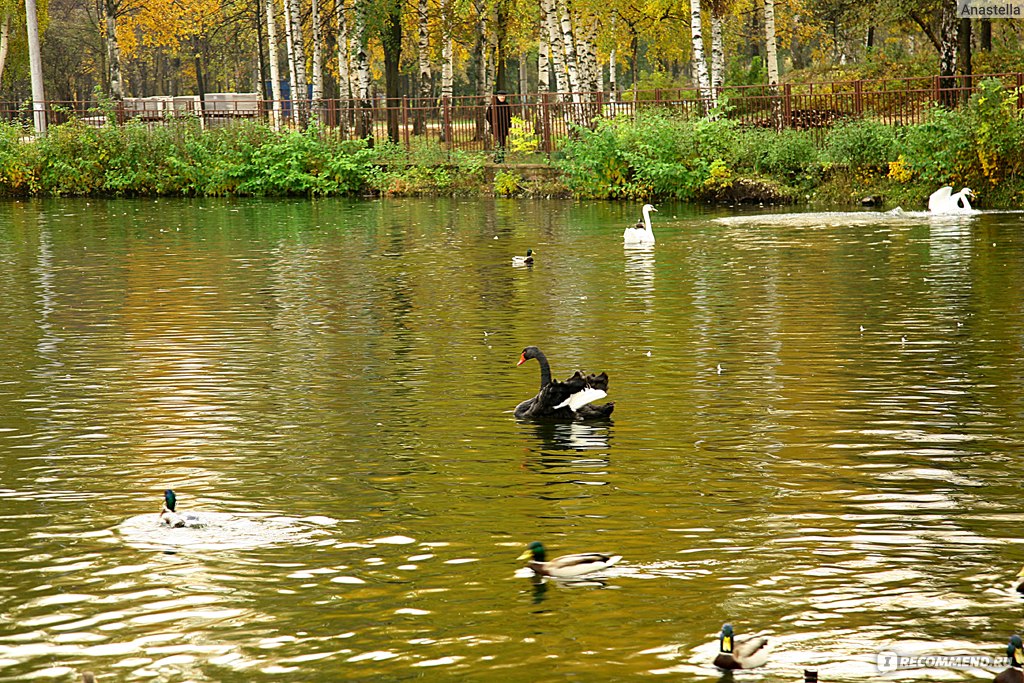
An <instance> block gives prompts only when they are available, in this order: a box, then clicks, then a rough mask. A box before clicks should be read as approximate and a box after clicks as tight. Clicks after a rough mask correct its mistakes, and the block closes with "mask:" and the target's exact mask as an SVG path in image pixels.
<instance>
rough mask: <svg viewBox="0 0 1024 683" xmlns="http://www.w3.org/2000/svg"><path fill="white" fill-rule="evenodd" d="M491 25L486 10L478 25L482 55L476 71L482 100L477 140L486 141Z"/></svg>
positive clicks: (477, 84) (479, 94)
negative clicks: (489, 29) (485, 117)
mask: <svg viewBox="0 0 1024 683" xmlns="http://www.w3.org/2000/svg"><path fill="white" fill-rule="evenodd" d="M489 24H490V17H489V12H488V11H486V10H484V11H481V12H480V21H479V23H478V27H479V31H480V35H479V36H478V37H477V54H479V55H480V61H479V62H478V63H477V69H476V91H477V92H476V94H477V96H478V97H479V98H480V104H481V107H480V109H479V110H478V111H479V113H478V115H477V117H476V135H475V138H474V139H476V140H484V139H486V134H487V121H486V120H485V119H484V108H485V107H486V106H487V105H488V104H490V101H491V84H490V83H489V82H488V77H489V76H490V75H491V74H492V72H491V70H490V68H489V67H488V61H489V60H488V57H489V56H490V55H489V54H488V47H489V45H490V40H489V38H488V35H487V34H488V27H489Z"/></svg>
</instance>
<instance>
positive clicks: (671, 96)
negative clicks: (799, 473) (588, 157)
mask: <svg viewBox="0 0 1024 683" xmlns="http://www.w3.org/2000/svg"><path fill="white" fill-rule="evenodd" d="M988 78H997V79H999V80H1000V81H1002V83H1003V84H1004V85H1005V86H1006V87H1007V88H1009V89H1014V88H1015V89H1016V92H1017V106H1018V107H1019V108H1022V109H1024V73H1002V74H978V75H973V76H951V77H938V76H934V77H920V78H901V79H878V80H856V81H846V82H827V83H792V84H791V83H785V84H782V85H780V86H778V87H777V88H774V89H772V88H769V87H768V86H764V85H757V86H728V87H723V88H719V89H718V90H717V94H718V100H719V111H720V115H722V116H726V117H728V118H730V119H734V120H736V121H738V122H740V123H741V124H744V125H749V126H758V127H771V128H776V129H785V128H790V129H798V130H818V131H822V132H824V131H825V130H827V129H828V128H829V127H831V126H832V125H834V124H836V123H837V122H840V121H843V120H849V119H859V118H867V119H871V120H875V121H879V122H883V123H886V124H891V125H905V124H914V123H921V122H923V121H924V120H925V117H926V116H927V112H928V110H929V109H930V108H931V107H933V106H934V105H936V104H943V105H946V106H951V107H955V106H959V105H961V104H962V103H964V102H966V101H967V100H968V99H969V97H970V94H971V93H972V92H973V91H974V90H975V89H976V87H977V84H978V83H980V82H981V81H982V80H984V79H988ZM508 102H509V106H510V107H511V113H512V115H513V116H514V117H517V118H518V119H519V122H514V124H513V128H514V129H515V130H517V132H518V134H520V135H525V136H527V137H532V138H533V139H534V140H535V141H536V145H537V149H538V151H542V152H548V153H550V152H551V151H553V150H555V149H557V148H558V147H559V145H560V144H561V142H562V141H564V140H565V139H567V138H568V137H569V136H570V134H571V132H572V129H573V126H584V127H592V126H593V125H595V122H596V121H597V120H598V119H600V118H607V117H612V116H635V115H636V114H637V112H638V111H640V110H643V109H649V108H652V107H661V108H667V109H670V110H675V111H681V112H686V113H688V114H693V115H700V114H703V113H704V112H706V111H707V110H708V109H709V108H710V107H711V106H712V103H711V102H710V101H709V100H708V98H702V97H701V94H700V92H699V91H698V90H697V89H695V88H663V89H658V90H647V91H636V92H633V91H627V92H624V93H618V94H616V93H612V92H608V91H604V92H586V93H573V94H569V95H565V94H561V95H559V94H555V93H543V94H527V95H515V94H510V95H509V96H508ZM491 103H492V98H490V97H479V96H464V97H452V98H438V99H433V98H431V99H421V98H415V97H402V98H396V99H391V100H386V99H384V98H375V99H374V100H373V101H371V102H367V103H364V105H363V106H360V102H359V101H356V100H343V99H327V100H322V101H320V102H315V103H308V102H307V103H293V102H291V101H289V100H284V101H280V102H276V103H275V102H274V101H270V100H264V99H262V98H261V97H260V96H259V95H258V94H257V93H210V94H208V95H207V97H206V100H205V101H204V102H202V103H201V102H200V100H199V97H198V96H186V97H150V98H127V99H125V100H124V101H123V102H120V103H118V104H117V105H116V106H113V107H107V108H100V107H98V106H97V104H96V103H95V102H92V103H90V102H48V103H47V106H46V115H47V120H48V123H49V124H50V125H54V124H60V123H65V122H67V121H69V120H71V119H79V120H81V121H83V122H85V123H86V124H89V125H96V126H102V125H107V124H108V123H110V122H114V123H117V124H124V123H126V122H128V121H131V120H136V121H140V122H143V123H145V124H147V125H151V126H157V125H163V124H166V123H167V122H169V121H172V120H174V119H175V118H178V117H182V116H187V117H194V118H196V119H198V120H199V121H200V122H201V124H202V125H203V126H206V127H217V126H226V125H233V124H237V123H239V122H243V121H252V120H256V121H262V122H264V123H269V124H274V123H275V121H276V122H277V125H280V126H285V127H302V126H305V125H307V124H308V123H309V122H310V121H313V120H315V121H317V122H318V123H319V125H320V126H321V130H322V132H323V134H325V135H331V136H336V137H339V138H342V139H358V138H363V137H367V136H372V137H373V138H375V139H377V140H383V139H386V138H388V137H389V132H390V134H391V137H393V138H395V139H396V141H397V142H398V143H399V144H402V145H404V146H405V147H406V148H412V147H414V146H417V145H425V144H435V145H441V146H443V147H446V148H448V149H464V150H483V149H489V148H490V147H491V146H492V145H493V144H494V143H493V138H492V135H491V134H490V131H489V127H488V124H487V123H486V119H485V114H486V110H487V107H488V106H490V105H491ZM275 104H277V107H275V106H274V105H275ZM301 105H304V106H301ZM0 120H5V121H9V122H18V121H20V122H22V123H23V124H24V125H26V126H30V125H31V122H32V112H31V105H30V103H23V104H21V105H20V106H18V105H14V104H11V103H5V102H0Z"/></svg>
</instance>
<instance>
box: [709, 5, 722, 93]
mask: <svg viewBox="0 0 1024 683" xmlns="http://www.w3.org/2000/svg"><path fill="white" fill-rule="evenodd" d="M724 83H725V49H724V46H723V42H722V14H721V11H720V10H716V9H715V6H714V4H712V5H711V97H712V98H713V101H714V103H715V105H716V106H717V105H718V92H719V90H720V89H721V88H722V85H723V84H724Z"/></svg>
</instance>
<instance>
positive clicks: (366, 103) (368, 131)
mask: <svg viewBox="0 0 1024 683" xmlns="http://www.w3.org/2000/svg"><path fill="white" fill-rule="evenodd" d="M368 2H370V0H355V13H354V14H355V26H354V27H353V34H354V35H353V36H352V63H353V64H354V65H355V69H356V84H357V85H358V88H357V90H358V92H357V97H358V99H359V115H358V116H357V117H356V135H358V136H359V137H361V138H364V139H366V140H368V141H369V144H370V145H371V146H372V145H373V118H372V117H373V111H372V109H371V107H372V102H370V59H369V57H368V56H367V54H366V5H367V3H368Z"/></svg>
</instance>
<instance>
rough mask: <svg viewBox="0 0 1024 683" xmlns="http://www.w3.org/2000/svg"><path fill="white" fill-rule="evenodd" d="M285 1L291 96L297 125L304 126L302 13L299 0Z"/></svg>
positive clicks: (307, 114)
mask: <svg viewBox="0 0 1024 683" xmlns="http://www.w3.org/2000/svg"><path fill="white" fill-rule="evenodd" d="M285 1H286V2H288V4H289V12H288V13H289V14H290V15H291V22H290V27H291V34H292V50H293V52H294V53H295V90H294V91H293V93H292V97H293V100H294V102H295V104H296V105H297V109H298V110H299V125H300V126H304V125H305V123H306V119H307V117H308V116H309V100H308V97H309V94H308V93H307V89H306V47H305V43H304V42H303V40H302V15H301V14H300V13H299V0H285Z"/></svg>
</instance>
